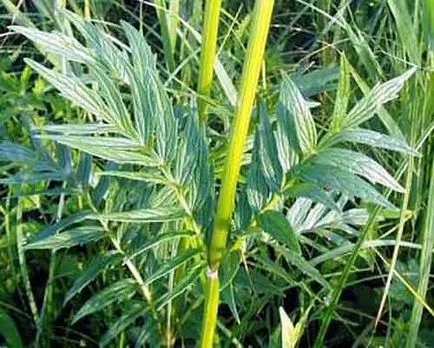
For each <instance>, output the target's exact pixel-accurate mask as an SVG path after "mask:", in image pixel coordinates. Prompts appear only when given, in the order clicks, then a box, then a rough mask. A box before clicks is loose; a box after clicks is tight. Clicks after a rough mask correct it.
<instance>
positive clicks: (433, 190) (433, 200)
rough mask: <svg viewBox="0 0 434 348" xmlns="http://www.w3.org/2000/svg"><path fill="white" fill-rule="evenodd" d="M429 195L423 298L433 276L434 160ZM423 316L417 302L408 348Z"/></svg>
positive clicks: (421, 273)
mask: <svg viewBox="0 0 434 348" xmlns="http://www.w3.org/2000/svg"><path fill="white" fill-rule="evenodd" d="M428 195H429V197H428V207H427V209H426V221H425V228H424V231H423V236H422V238H423V242H422V253H421V255H420V271H419V276H420V281H419V285H418V288H417V293H418V294H419V295H420V297H421V298H425V297H426V293H427V290H428V283H429V275H430V274H431V263H432V249H433V245H434V160H433V163H432V168H431V183H430V188H429V194H428ZM422 314H423V304H422V303H420V301H415V302H414V304H413V310H412V312H411V319H410V321H409V323H410V324H411V326H410V332H409V335H408V341H407V347H408V348H410V347H415V346H416V342H417V337H418V331H419V326H420V322H421V320H422Z"/></svg>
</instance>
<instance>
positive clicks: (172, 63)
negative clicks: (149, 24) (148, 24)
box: [155, 0, 175, 72]
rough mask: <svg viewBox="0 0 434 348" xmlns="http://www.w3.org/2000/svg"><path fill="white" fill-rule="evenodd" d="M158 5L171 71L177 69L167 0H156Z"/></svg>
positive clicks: (165, 52)
mask: <svg viewBox="0 0 434 348" xmlns="http://www.w3.org/2000/svg"><path fill="white" fill-rule="evenodd" d="M155 3H156V5H157V6H155V9H156V11H157V17H158V21H159V22H160V28H161V37H162V41H163V48H164V55H165V57H166V64H167V69H168V70H169V72H172V71H173V70H175V55H174V47H173V46H172V43H173V40H172V38H171V37H170V27H169V20H168V18H167V13H166V12H167V9H166V2H165V0H155Z"/></svg>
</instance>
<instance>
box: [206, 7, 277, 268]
mask: <svg viewBox="0 0 434 348" xmlns="http://www.w3.org/2000/svg"><path fill="white" fill-rule="evenodd" d="M273 5H274V0H258V1H256V5H255V9H254V17H253V22H252V28H251V33H250V38H249V45H248V48H247V56H246V60H245V62H244V67H243V75H242V78H241V91H240V99H239V102H238V108H237V110H236V114H235V119H234V124H233V126H232V129H231V134H230V139H229V149H228V155H227V160H226V165H225V168H224V171H223V178H222V188H221V192H220V196H219V200H218V204H217V212H216V219H215V224H214V231H213V234H212V239H211V245H210V249H209V264H210V267H211V269H214V270H215V269H217V268H218V266H219V264H220V261H221V259H222V256H223V253H224V251H225V248H226V239H227V235H228V230H229V227H230V219H231V215H232V212H233V209H234V203H235V193H236V188H237V182H238V176H239V172H240V167H241V161H242V157H243V151H244V144H245V142H246V138H247V132H248V129H249V124H250V117H251V114H252V109H253V102H254V99H255V95H256V87H257V85H258V80H259V73H260V70H261V66H262V59H263V55H264V50H265V44H266V41H267V36H268V30H269V26H270V21H271V13H272V10H273Z"/></svg>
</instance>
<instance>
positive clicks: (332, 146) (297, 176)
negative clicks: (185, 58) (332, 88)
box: [0, 5, 416, 347]
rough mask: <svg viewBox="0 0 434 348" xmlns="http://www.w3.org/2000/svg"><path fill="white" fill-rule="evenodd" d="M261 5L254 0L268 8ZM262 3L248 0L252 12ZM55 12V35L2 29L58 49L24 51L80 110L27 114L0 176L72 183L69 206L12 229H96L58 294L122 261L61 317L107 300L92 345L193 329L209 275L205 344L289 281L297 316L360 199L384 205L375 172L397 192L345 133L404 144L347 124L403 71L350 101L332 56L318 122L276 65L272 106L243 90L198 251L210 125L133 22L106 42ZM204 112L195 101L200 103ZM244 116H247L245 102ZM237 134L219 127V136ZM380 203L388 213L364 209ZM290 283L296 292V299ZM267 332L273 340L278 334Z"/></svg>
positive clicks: (62, 244)
mask: <svg viewBox="0 0 434 348" xmlns="http://www.w3.org/2000/svg"><path fill="white" fill-rule="evenodd" d="M258 6H259V5H258ZM264 6H265V5H264ZM270 7H271V8H267V9H266V11H269V12H268V14H269V15H270V16H271V10H272V5H271V6H270ZM261 10H262V11H261ZM266 11H265V12H266ZM265 12H264V9H263V8H261V7H260V6H259V10H257V15H258V16H259V17H258V18H257V19H258V21H260V20H264V19H263V18H262V17H260V16H261V15H265V14H266V13H265ZM264 13H265V14H264ZM61 14H62V16H63V17H64V19H65V20H66V21H68V22H69V23H70V25H71V26H72V28H73V29H72V30H71V31H70V33H68V34H65V33H59V32H50V33H48V32H43V31H39V30H37V29H34V28H27V27H21V26H12V27H11V29H12V30H14V31H15V32H18V33H21V34H23V35H25V36H26V37H27V38H28V39H30V40H32V41H33V42H34V43H35V44H37V46H38V47H39V48H42V49H43V50H44V52H47V53H50V54H53V55H57V56H59V57H61V58H62V59H63V60H64V61H66V62H68V69H64V71H62V72H60V71H58V70H57V69H56V68H49V67H47V66H45V65H43V64H41V63H38V62H36V61H34V60H30V59H27V60H26V62H27V64H28V65H29V66H30V67H32V68H33V69H34V70H35V71H36V72H37V73H38V74H40V75H41V76H42V77H43V78H45V79H46V80H47V81H48V82H49V83H50V84H51V85H52V86H54V87H55V88H56V89H57V90H58V91H59V92H60V93H61V95H62V96H63V97H65V98H66V99H68V100H70V101H71V102H72V103H73V104H74V105H76V106H78V107H79V108H81V109H82V110H83V111H84V112H85V120H84V119H83V120H77V121H76V122H73V123H70V124H46V125H38V126H33V128H32V139H33V140H34V144H37V148H33V149H31V148H28V147H24V146H21V145H18V144H13V143H11V142H2V143H0V159H1V160H2V161H11V162H14V163H16V164H18V165H19V166H20V168H21V169H20V171H19V172H18V173H17V174H15V175H14V176H13V177H8V178H4V179H2V182H3V183H6V184H22V183H25V182H27V183H35V182H57V183H59V184H60V185H63V186H62V187H63V191H62V194H63V195H72V194H73V193H71V192H69V191H68V189H70V190H72V189H76V190H79V191H80V192H81V193H80V194H81V206H82V207H83V209H82V211H80V212H77V213H75V214H72V215H70V216H68V217H64V218H61V219H59V220H58V221H57V222H55V223H54V224H52V225H49V226H47V227H46V228H45V229H44V230H43V231H41V232H40V233H38V234H37V235H36V237H35V238H33V239H31V240H28V241H24V240H23V241H22V242H23V246H22V251H23V253H24V252H25V251H27V250H32V249H49V250H58V249H65V248H72V247H75V246H79V245H84V244H87V243H96V242H97V241H98V242H97V243H107V245H108V247H107V248H105V249H101V250H103V252H101V253H100V254H96V255H94V256H93V260H92V261H91V262H90V264H89V265H87V267H86V268H85V270H84V271H83V272H82V274H81V275H80V276H79V277H78V278H77V279H76V280H75V282H74V283H73V284H72V286H71V287H70V289H69V290H68V291H67V293H66V294H65V299H64V305H68V304H69V303H70V301H72V300H73V299H74V298H75V297H76V296H77V295H78V294H79V293H80V292H82V291H83V289H85V288H86V287H88V286H89V285H90V284H92V282H94V281H95V280H96V279H97V278H99V277H101V275H103V274H104V273H105V272H107V270H109V269H111V268H116V269H118V268H122V267H124V268H125V269H126V270H127V272H128V273H118V274H117V275H113V276H112V277H111V278H109V279H105V282H104V284H106V286H105V288H104V289H102V290H101V291H99V292H97V293H95V294H94V295H93V296H92V297H90V298H89V299H88V300H87V301H86V302H85V303H84V304H82V306H81V308H80V309H79V310H78V311H77V312H76V313H75V315H74V317H73V322H77V321H79V320H82V319H83V318H84V317H86V316H89V315H94V314H95V313H96V312H98V311H102V310H105V309H106V308H108V307H109V306H110V307H115V308H116V313H118V314H119V316H118V319H117V320H116V321H114V322H112V323H109V324H108V330H107V332H106V333H105V334H104V335H103V336H102V337H101V338H100V343H101V344H102V345H107V344H109V343H110V342H111V341H112V340H113V339H114V338H115V337H117V336H119V335H120V334H121V333H122V332H128V337H129V339H130V340H131V341H132V342H135V343H136V346H142V345H144V344H148V345H151V346H158V345H162V344H166V345H173V344H175V343H176V342H182V343H184V344H188V342H191V341H193V342H199V337H200V326H201V325H200V323H201V322H206V321H207V320H208V319H209V318H207V317H206V316H203V314H202V313H203V311H202V303H203V302H204V299H206V300H207V301H208V302H212V301H211V300H210V298H209V297H208V296H212V295H213V293H212V291H211V293H207V290H206V289H207V286H208V285H209V284H208V285H207V284H206V282H207V278H209V276H210V274H211V276H212V277H214V278H215V277H218V281H219V286H217V288H216V289H217V302H214V303H212V304H211V305H210V307H209V308H208V307H206V308H208V309H206V313H211V312H209V311H214V312H213V313H212V314H211V315H212V316H216V315H217V312H216V311H217V306H218V305H219V303H220V304H223V305H224V306H225V308H227V309H228V312H227V313H226V314H225V315H224V316H221V317H219V318H217V322H212V323H209V325H207V324H204V326H203V327H204V330H210V331H212V332H210V334H209V335H207V334H205V335H204V334H203V333H202V345H203V346H206V347H208V346H211V345H212V344H213V340H215V339H216V337H214V338H213V336H214V335H213V334H212V333H213V331H214V327H215V325H217V336H218V337H219V338H220V341H221V342H223V341H225V342H228V344H229V342H238V341H242V340H243V339H244V338H245V337H244V336H243V335H244V333H243V330H242V329H243V328H245V327H248V326H250V325H253V324H252V323H251V322H250V321H254V320H253V318H254V316H255V315H256V313H257V312H258V311H260V310H261V308H263V307H264V306H265V304H266V303H267V301H268V300H269V299H270V298H272V297H276V296H277V297H278V298H280V299H283V297H284V291H286V290H288V289H290V288H299V289H298V290H299V291H300V305H299V311H298V312H299V314H300V317H301V319H300V322H299V323H300V325H305V323H306V322H307V320H308V319H307V316H308V314H309V310H308V308H309V307H310V305H311V304H313V303H319V304H321V305H322V306H324V307H325V306H327V300H325V301H324V299H327V298H328V297H329V295H330V294H331V291H332V286H331V284H330V282H329V281H328V280H327V278H326V277H324V275H323V274H322V273H321V270H320V268H319V267H318V266H319V265H320V264H321V263H322V262H324V261H326V260H328V259H331V258H333V257H336V255H341V254H343V253H345V252H348V251H349V250H351V245H352V244H350V243H349V241H350V240H351V238H353V237H354V236H357V235H358V234H359V230H358V227H359V226H363V225H365V224H366V222H367V221H368V219H369V213H370V205H375V206H380V207H381V209H382V211H383V212H387V213H390V210H393V209H394V208H395V207H394V206H393V205H392V204H391V203H390V202H389V201H388V200H387V199H386V197H385V196H384V195H383V194H381V193H380V192H379V191H378V190H377V189H376V188H375V185H376V184H378V185H382V186H384V187H385V188H387V189H390V190H393V191H396V192H402V191H403V188H402V187H401V185H400V184H399V183H398V181H397V180H395V179H394V177H393V176H392V175H390V174H389V173H388V171H387V170H386V169H385V168H383V167H382V166H381V165H380V164H379V163H378V162H377V161H375V160H374V159H373V158H371V157H369V156H368V155H367V154H364V153H362V152H361V151H358V150H356V147H354V146H352V145H351V144H364V145H367V146H372V147H378V148H382V149H385V150H388V151H397V152H401V153H402V154H404V155H410V156H413V155H416V152H415V151H414V150H413V149H412V148H411V147H410V146H409V145H408V144H407V143H406V142H405V140H403V139H401V138H396V137H392V136H389V135H386V134H383V133H379V132H374V131H372V130H369V129H367V128H363V124H364V123H365V122H366V121H368V120H370V119H371V118H373V117H374V116H375V114H376V113H378V112H379V111H380V110H381V108H382V107H383V104H385V103H387V102H388V101H390V100H392V99H394V98H396V97H397V95H398V92H399V91H400V90H401V88H403V86H404V83H405V81H406V80H408V79H409V78H410V77H411V75H412V74H413V73H414V70H413V69H412V70H409V71H407V72H405V73H404V74H402V75H401V76H398V77H396V78H394V79H392V80H390V81H387V82H385V83H381V84H380V83H379V84H377V85H376V86H375V87H374V88H373V89H372V90H371V91H369V93H366V95H365V96H364V97H363V98H361V99H360V100H359V101H358V102H356V103H355V104H354V105H353V106H350V102H352V101H351V98H350V93H351V90H350V67H349V63H348V62H347V61H346V59H345V58H344V57H343V58H342V60H341V74H340V75H341V76H340V81H339V85H338V91H337V96H336V100H335V108H334V111H333V114H332V115H331V117H330V123H329V125H328V126H325V125H321V131H320V128H319V127H318V125H317V124H316V122H315V118H314V116H313V113H312V110H313V109H314V108H318V107H320V105H319V104H317V103H313V102H312V101H308V100H306V99H305V97H304V96H303V94H302V92H301V91H300V89H299V88H298V86H297V85H296V84H295V83H294V82H293V80H292V79H291V77H290V76H287V75H285V74H283V75H282V81H281V83H280V93H279V100H278V103H277V106H276V107H270V106H268V105H267V103H266V102H265V101H264V100H261V99H259V101H258V103H257V107H256V108H255V110H254V111H253V116H254V120H255V122H253V127H250V134H248V133H247V132H248V128H249V122H248V121H247V123H246V124H244V128H243V129H244V131H245V132H246V134H245V135H244V136H246V135H248V136H249V137H250V138H251V139H252V140H253V147H252V148H249V147H245V146H244V145H245V143H244V141H241V142H240V143H239V144H238V145H239V146H241V152H238V153H236V155H235V156H237V158H231V157H227V158H226V163H228V165H227V166H228V168H229V169H228V168H226V169H225V170H226V174H223V177H224V175H229V174H227V171H228V170H230V166H231V163H235V162H236V163H238V166H241V163H243V166H242V167H241V174H240V175H241V178H242V179H243V180H239V176H238V173H236V175H235V176H234V180H235V183H234V186H233V192H232V194H233V199H234V200H235V209H234V212H233V213H232V209H230V210H229V211H228V214H229V220H228V221H225V224H226V227H227V229H228V230H227V231H226V232H225V233H227V236H225V240H224V241H223V242H222V243H217V244H218V245H217V247H218V249H216V250H214V251H215V252H216V254H211V256H210V253H209V252H208V251H209V250H210V249H211V250H212V247H213V242H212V241H213V237H214V238H216V237H215V234H213V230H214V232H215V229H216V228H215V227H214V223H215V219H216V218H214V216H215V215H214V212H215V210H216V206H217V205H218V204H217V200H216V197H218V196H219V194H221V192H222V190H223V188H222V186H221V185H220V183H221V179H222V174H221V173H222V172H224V173H225V171H224V170H223V168H222V165H221V164H220V163H213V162H212V159H213V158H216V156H215V155H216V153H217V151H221V148H224V149H226V139H221V138H219V140H218V141H211V137H210V135H209V134H210V133H211V132H210V129H209V127H207V125H206V124H205V122H201V121H200V119H202V120H204V119H206V118H204V117H201V118H200V117H199V115H198V111H197V106H196V100H195V97H194V96H193V95H192V96H191V98H189V99H188V100H183V101H182V102H178V103H175V102H174V100H172V99H171V98H170V96H169V94H168V92H167V90H166V89H165V87H164V86H163V83H162V81H161V78H160V76H159V72H158V69H157V64H156V57H155V55H154V54H153V53H152V51H151V49H150V47H149V46H148V44H147V43H146V41H145V39H144V37H143V36H142V34H141V33H140V32H139V31H138V30H136V29H135V28H134V27H133V26H131V25H130V24H128V23H125V22H123V23H122V24H121V26H122V30H123V37H125V38H126V41H122V40H120V39H116V38H114V37H113V36H112V35H111V34H109V33H107V32H105V31H104V30H103V29H101V28H100V27H99V26H98V25H96V24H92V23H91V22H89V21H84V20H83V19H82V18H80V17H78V16H77V15H75V14H73V13H71V12H68V11H62V12H61ZM264 21H265V22H264V23H266V22H267V21H266V20H264ZM268 21H269V19H268ZM262 24H263V23H262ZM252 30H255V29H254V28H253V29H252ZM252 36H253V35H252ZM265 38H266V34H265ZM264 44H265V41H264ZM251 45H255V40H252V43H251ZM254 50H255V48H252V52H255V51H254ZM250 53H251V52H250ZM261 56H262V54H261V55H259V57H261ZM247 59H248V58H247ZM260 62H262V58H261V59H260ZM249 67H251V66H250V65H248V66H247V68H246V69H249ZM258 69H259V68H258ZM248 73H249V71H248V70H247V72H246V74H248ZM258 73H259V70H258ZM252 83H253V85H242V87H241V88H242V89H243V88H244V89H245V88H253V90H252V91H250V93H251V98H252V102H253V98H254V96H255V90H256V84H257V81H256V82H254V81H253V82H252ZM240 92H241V93H240V95H241V96H243V91H240ZM186 99H187V98H186ZM205 110H206V108H204V107H203V106H202V107H201V112H205ZM247 114H248V115H247V116H248V117H249V118H250V115H251V114H252V113H251V112H250V111H249V112H248V113H247ZM237 135H238V134H237V133H236V129H235V130H233V131H232V137H234V139H236V138H237ZM225 136H226V135H225ZM232 142H236V140H232ZM53 143H54V144H56V145H55V147H56V148H57V149H58V153H60V154H64V155H63V156H60V157H59V156H58V157H57V158H60V159H62V158H66V160H56V158H53V157H52V156H50V155H47V153H48V154H49V153H50V151H51V149H52V146H53V145H52V144H53ZM238 145H234V146H238ZM230 146H232V145H230ZM230 146H229V148H230ZM357 149H358V148H357ZM76 150H77V151H79V152H80V153H81V155H80V156H79V157H77V156H76V155H74V153H75V151H76ZM233 153H234V152H229V154H233ZM65 154H66V155H65ZM77 158H78V159H77ZM243 158H244V159H246V158H247V160H244V161H243V162H242V161H241V160H242V159H243ZM237 171H238V169H237ZM222 185H225V179H223V183H222ZM59 187H60V186H59ZM83 192H84V193H83ZM383 215H384V216H387V215H390V214H379V217H378V218H382V216H383ZM217 218H218V215H217ZM226 227H225V228H226ZM226 237H228V243H226ZM217 238H219V237H217ZM214 246H215V245H214ZM348 246H350V248H349V249H348ZM96 250H98V249H96ZM216 255H217V256H216ZM365 258H366V261H367V262H370V260H369V258H368V257H366V256H365ZM216 271H218V272H216ZM300 280H303V282H301V281H300ZM214 290H215V288H214ZM29 291H30V292H31V289H30V290H29ZM218 294H220V296H218ZM252 294H254V295H255V296H252ZM214 295H215V291H214ZM303 295H308V296H307V298H309V299H310V302H307V303H305V302H303V301H302V300H301V299H302V298H303ZM219 297H220V299H219ZM36 310H37V309H36ZM270 311H271V312H272V313H273V314H274V315H275V316H276V317H279V312H280V317H281V318H283V319H282V327H284V328H287V327H289V326H290V324H289V323H290V320H289V317H288V316H287V315H286V313H285V312H284V311H283V310H282V309H280V311H279V308H271V309H270ZM36 318H37V316H36ZM291 325H292V324H291ZM257 327H259V328H264V326H261V325H260V324H257ZM297 327H298V330H301V331H302V329H303V328H302V327H301V326H299V325H297ZM276 335H278V331H275V332H269V336H271V337H272V338H270V340H269V341H267V340H268V339H267V340H266V341H264V342H262V343H263V344H270V345H273V344H275V343H276V342H279V338H277V339H276V337H277V336H276ZM204 336H205V338H204ZM282 339H284V340H286V341H287V340H289V338H288V336H287V335H283V336H282ZM292 339H293V340H296V339H299V337H295V336H294V337H293V338H292Z"/></svg>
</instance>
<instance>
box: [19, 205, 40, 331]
mask: <svg viewBox="0 0 434 348" xmlns="http://www.w3.org/2000/svg"><path fill="white" fill-rule="evenodd" d="M22 217H23V210H22V203H21V199H20V198H18V203H17V221H16V233H17V237H16V239H17V251H18V261H19V263H20V270H21V279H22V281H23V283H24V289H25V292H26V296H27V300H28V301H29V306H30V311H31V313H32V316H33V321H34V322H35V324H36V327H38V325H39V312H38V307H37V305H36V301H35V297H34V295H33V291H32V285H31V284H30V277H29V272H28V269H27V262H26V255H25V251H24V248H23V244H24V235H23V225H22V221H21V220H22Z"/></svg>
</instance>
